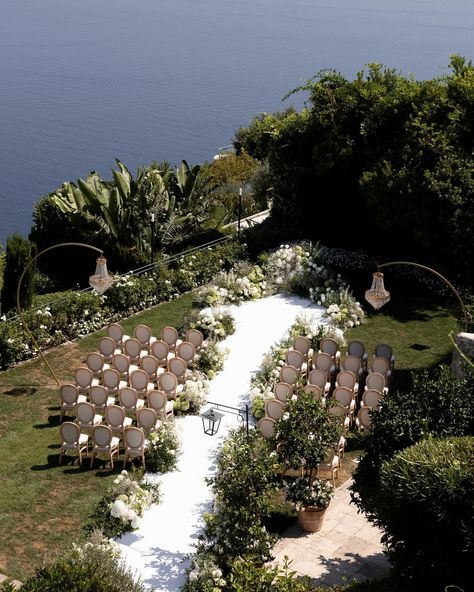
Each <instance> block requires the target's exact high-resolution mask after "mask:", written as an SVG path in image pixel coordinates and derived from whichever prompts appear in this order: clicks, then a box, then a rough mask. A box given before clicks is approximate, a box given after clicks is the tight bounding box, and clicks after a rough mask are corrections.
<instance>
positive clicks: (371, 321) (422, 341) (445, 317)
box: [346, 296, 459, 388]
mask: <svg viewBox="0 0 474 592" xmlns="http://www.w3.org/2000/svg"><path fill="white" fill-rule="evenodd" d="M451 330H454V331H456V332H457V331H459V328H458V325H457V323H456V320H455V318H454V316H453V315H452V313H451V312H450V311H449V309H448V308H446V307H445V306H443V305H441V304H440V303H439V301H429V300H427V298H426V296H417V297H413V298H411V299H410V300H406V299H405V298H402V297H400V298H399V300H398V301H394V300H391V301H390V302H389V303H388V304H387V305H386V306H384V307H383V308H382V309H380V310H379V311H377V312H373V313H372V312H371V313H369V318H368V322H367V323H365V324H363V325H360V326H359V327H354V328H353V329H350V330H349V331H347V332H346V339H347V341H348V342H349V341H351V340H352V339H359V340H360V341H362V342H363V343H364V344H365V346H366V351H367V352H368V353H369V361H370V358H371V356H372V353H373V351H374V348H375V346H376V345H377V344H378V343H388V344H390V345H391V346H392V347H393V350H394V352H395V358H396V360H395V377H394V386H395V387H399V388H407V387H408V385H409V383H410V375H411V372H420V371H422V370H424V369H426V368H433V367H435V366H437V365H438V364H442V363H450V361H451V355H452V345H451V341H450V340H449V337H448V335H449V332H450V331H451Z"/></svg>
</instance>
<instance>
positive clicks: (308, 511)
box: [298, 506, 327, 532]
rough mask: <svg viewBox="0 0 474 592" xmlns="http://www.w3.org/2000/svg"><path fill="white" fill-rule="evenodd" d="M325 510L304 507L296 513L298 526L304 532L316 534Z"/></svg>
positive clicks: (321, 523) (315, 507)
mask: <svg viewBox="0 0 474 592" xmlns="http://www.w3.org/2000/svg"><path fill="white" fill-rule="evenodd" d="M326 510H327V507H326V508H321V507H319V506H306V507H305V508H303V509H302V510H299V512H298V524H299V525H300V526H301V528H302V529H303V530H304V531H305V532H318V530H321V527H322V525H323V518H324V514H325V513H326Z"/></svg>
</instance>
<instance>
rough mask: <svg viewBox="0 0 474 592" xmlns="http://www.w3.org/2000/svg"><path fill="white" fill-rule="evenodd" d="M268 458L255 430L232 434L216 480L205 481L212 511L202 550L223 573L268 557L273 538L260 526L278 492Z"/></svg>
mask: <svg viewBox="0 0 474 592" xmlns="http://www.w3.org/2000/svg"><path fill="white" fill-rule="evenodd" d="M270 453H271V450H270V447H269V445H268V443H267V442H266V441H265V440H264V439H262V438H261V437H260V436H259V434H258V433H257V431H256V430H252V431H251V432H250V433H249V434H248V435H247V434H246V433H245V432H244V431H243V430H234V431H231V433H230V435H229V437H228V438H227V440H226V441H225V442H224V443H223V445H222V448H221V449H220V451H219V455H218V458H217V474H216V475H215V477H213V478H211V479H209V480H208V483H209V485H210V488H211V491H212V492H213V494H214V499H215V506H214V508H215V509H214V513H212V514H210V515H207V516H206V518H205V520H206V527H205V531H204V535H203V539H202V541H201V549H202V550H205V551H210V552H212V553H213V554H214V556H215V558H216V561H217V563H218V565H219V567H220V568H221V569H225V566H227V565H229V564H230V562H231V561H232V560H234V559H236V558H237V557H248V558H249V559H251V558H254V559H256V560H257V561H263V560H266V559H268V558H269V557H270V549H271V547H272V543H273V537H272V536H271V535H269V533H268V532H267V531H266V529H265V528H264V526H263V525H262V521H263V519H264V518H265V517H266V516H268V514H269V512H270V510H271V508H272V503H273V495H274V493H275V491H276V485H275V475H274V472H273V463H272V459H271V457H270Z"/></svg>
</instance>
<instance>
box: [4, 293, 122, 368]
mask: <svg viewBox="0 0 474 592" xmlns="http://www.w3.org/2000/svg"><path fill="white" fill-rule="evenodd" d="M42 300H47V301H49V305H48V306H44V307H41V308H38V309H35V310H30V311H27V312H26V313H25V319H26V322H27V323H28V327H29V328H30V330H31V332H32V333H33V335H34V336H35V339H36V341H37V342H38V344H39V346H40V347H41V348H46V347H52V346H55V345H58V344H60V343H63V342H64V341H67V340H69V339H74V338H76V337H78V336H80V335H85V334H87V333H90V332H92V331H95V330H97V329H100V328H101V327H103V326H104V325H105V324H107V321H108V320H109V319H110V317H111V313H110V310H108V309H103V307H102V297H101V296H99V295H98V294H96V293H95V292H85V293H79V292H62V293H60V294H58V295H48V297H43V298H42ZM39 302H41V299H40V300H39ZM33 355H35V350H34V347H33V344H32V342H31V339H30V337H29V335H28V334H27V332H26V331H25V329H24V327H23V325H22V323H21V322H20V321H19V320H16V321H10V322H6V323H1V324H0V369H2V370H4V369H6V368H8V367H9V366H11V365H12V364H14V363H16V362H19V361H22V360H26V359H28V358H31V357H32V356H33Z"/></svg>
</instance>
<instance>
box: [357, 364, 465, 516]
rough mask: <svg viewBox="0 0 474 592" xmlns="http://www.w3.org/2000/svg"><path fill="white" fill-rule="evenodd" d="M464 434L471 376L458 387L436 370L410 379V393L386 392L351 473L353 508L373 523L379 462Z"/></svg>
mask: <svg viewBox="0 0 474 592" xmlns="http://www.w3.org/2000/svg"><path fill="white" fill-rule="evenodd" d="M468 434H474V374H473V373H471V374H470V375H469V376H468V377H467V378H466V380H464V381H462V382H460V381H459V380H457V379H456V378H455V377H454V376H453V375H452V373H451V371H450V369H449V368H448V367H445V366H440V367H439V368H437V369H436V370H435V371H434V372H431V373H430V372H423V373H422V374H420V375H418V376H417V375H415V376H414V377H413V387H412V388H411V390H410V391H409V392H400V391H390V392H389V394H388V395H387V396H386V397H385V398H384V404H383V406H382V408H381V409H380V413H377V414H376V415H374V417H373V420H372V429H371V431H370V433H369V434H368V436H367V437H366V439H365V445H366V446H365V450H366V453H365V455H364V456H363V458H362V459H361V461H360V463H359V465H358V467H357V470H356V471H355V473H354V485H353V486H352V491H353V499H354V501H355V503H356V504H357V505H358V506H359V508H360V509H361V510H363V511H364V512H366V513H368V515H369V517H370V518H372V519H376V516H377V513H378V507H379V504H380V503H383V499H381V493H380V489H379V488H380V483H379V478H380V468H381V466H382V464H383V462H385V461H387V460H389V459H390V458H392V456H393V455H394V454H396V453H397V452H399V451H401V450H403V449H404V448H407V447H408V446H411V445H412V444H415V443H416V442H418V440H420V439H421V438H423V437H427V436H430V435H431V436H438V437H445V436H463V435H468Z"/></svg>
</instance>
